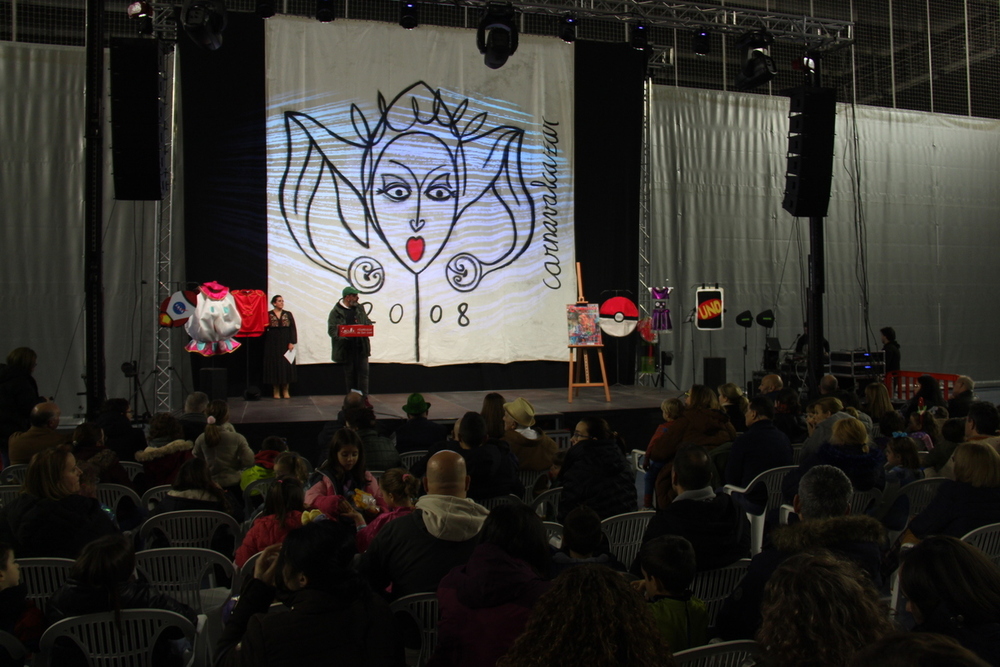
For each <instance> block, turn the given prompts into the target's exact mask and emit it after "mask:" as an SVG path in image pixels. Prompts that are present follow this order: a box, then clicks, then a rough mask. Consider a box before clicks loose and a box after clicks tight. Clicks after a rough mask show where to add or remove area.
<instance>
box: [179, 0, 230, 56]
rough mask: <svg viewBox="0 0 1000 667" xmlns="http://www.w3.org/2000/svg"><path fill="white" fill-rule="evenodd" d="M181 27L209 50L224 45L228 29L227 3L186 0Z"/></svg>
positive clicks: (218, 0)
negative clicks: (224, 32) (223, 41)
mask: <svg viewBox="0 0 1000 667" xmlns="http://www.w3.org/2000/svg"><path fill="white" fill-rule="evenodd" d="M181 27H183V28H184V32H186V33H187V34H188V37H190V38H191V39H192V40H194V43H195V44H198V45H199V46H202V47H204V48H206V49H208V50H209V51H215V50H217V49H219V48H220V47H221V46H222V31H223V30H225V29H226V3H225V2H223V1H222V0H185V2H184V6H183V7H182V8H181Z"/></svg>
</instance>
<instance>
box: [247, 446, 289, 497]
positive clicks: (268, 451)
mask: <svg viewBox="0 0 1000 667" xmlns="http://www.w3.org/2000/svg"><path fill="white" fill-rule="evenodd" d="M287 451H288V442H287V441H286V440H285V439H284V438H281V437H278V436H276V435H269V436H267V437H266V438H264V439H263V440H262V441H261V443H260V451H259V452H257V453H256V454H254V456H253V465H252V466H250V467H249V468H246V469H245V470H243V472H241V473H240V488H241V489H244V490H245V489H246V488H247V487H248V486H250V485H251V484H252V483H254V482H256V481H257V480H260V479H271V478H272V477H275V474H274V462H275V460H276V459H277V458H278V457H279V456H280V455H281V454H282V453H284V452H287Z"/></svg>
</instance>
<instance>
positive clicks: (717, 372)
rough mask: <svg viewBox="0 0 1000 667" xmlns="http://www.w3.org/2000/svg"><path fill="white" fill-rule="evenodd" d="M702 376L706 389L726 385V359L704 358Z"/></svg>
mask: <svg viewBox="0 0 1000 667" xmlns="http://www.w3.org/2000/svg"><path fill="white" fill-rule="evenodd" d="M702 375H703V376H704V378H705V386H706V387H711V388H712V389H715V388H716V387H718V386H719V385H723V384H726V358H725V357H705V358H704V367H703V372H702Z"/></svg>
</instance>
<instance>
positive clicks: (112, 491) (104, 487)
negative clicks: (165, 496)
mask: <svg viewBox="0 0 1000 667" xmlns="http://www.w3.org/2000/svg"><path fill="white" fill-rule="evenodd" d="M123 498H128V499H129V500H131V501H132V502H133V503H134V504H135V506H136V507H142V498H140V497H139V494H138V493H136V492H135V491H133V490H132V489H130V488H129V487H127V486H125V485H124V484H98V485H97V500H98V501H99V502H100V503H101V504H102V505H107V506H108V507H110V508H111V511H112V512H115V513H117V512H118V503H120V502H121V501H122V499H123Z"/></svg>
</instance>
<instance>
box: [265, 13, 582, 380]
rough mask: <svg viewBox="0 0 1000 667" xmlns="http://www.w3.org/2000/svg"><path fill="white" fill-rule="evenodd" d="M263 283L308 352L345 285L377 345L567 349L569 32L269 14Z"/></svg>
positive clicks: (421, 353) (488, 358)
mask: <svg viewBox="0 0 1000 667" xmlns="http://www.w3.org/2000/svg"><path fill="white" fill-rule="evenodd" d="M267 94H268V135H267V137H268V138H267V143H268V287H269V291H270V293H271V294H272V295H273V294H281V295H282V296H284V298H285V303H286V307H287V308H288V309H289V310H291V311H293V312H294V314H295V318H296V321H297V324H298V332H299V346H298V349H299V352H298V354H299V358H298V363H305V364H308V363H325V362H329V360H330V340H329V338H328V336H327V325H326V322H327V316H328V314H329V311H330V309H331V308H333V306H334V304H335V303H336V301H337V299H339V297H340V293H341V290H342V289H343V288H344V287H345V286H346V285H353V286H354V287H356V288H357V289H358V290H360V291H361V292H362V299H361V302H362V304H364V305H365V307H367V308H369V309H370V316H371V318H372V320H374V321H375V322H376V325H375V338H374V339H373V341H372V361H376V362H402V363H420V364H423V365H427V366H437V365H444V364H456V363H470V362H496V363H507V362H512V361H525V360H559V361H561V360H563V359H565V356H566V308H565V305H566V304H567V303H570V302H573V301H575V299H576V280H575V271H574V269H573V261H574V259H573V258H574V253H573V235H572V222H573V219H572V211H573V174H572V171H571V167H572V164H573V144H572V137H573V122H572V121H573V49H572V47H571V46H568V45H566V44H564V43H562V42H560V41H558V40H554V39H543V38H537V37H522V38H521V43H520V46H519V48H518V50H517V53H515V54H514V55H513V56H512V57H511V58H510V60H509V61H508V62H507V64H506V65H505V66H504V67H503V68H502V69H500V70H490V69H488V68H487V67H486V66H485V65H484V64H483V61H482V56H481V55H480V54H479V52H478V50H477V49H476V46H475V39H474V34H473V33H472V32H470V31H468V30H457V29H450V28H437V27H431V26H421V27H420V28H419V29H417V30H410V31H408V30H402V29H400V28H399V27H398V26H395V25H387V24H378V23H365V22H356V21H337V22H336V23H335V24H320V23H317V22H316V21H313V20H306V19H297V18H291V17H285V18H274V19H271V20H269V21H268V23H267Z"/></svg>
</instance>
